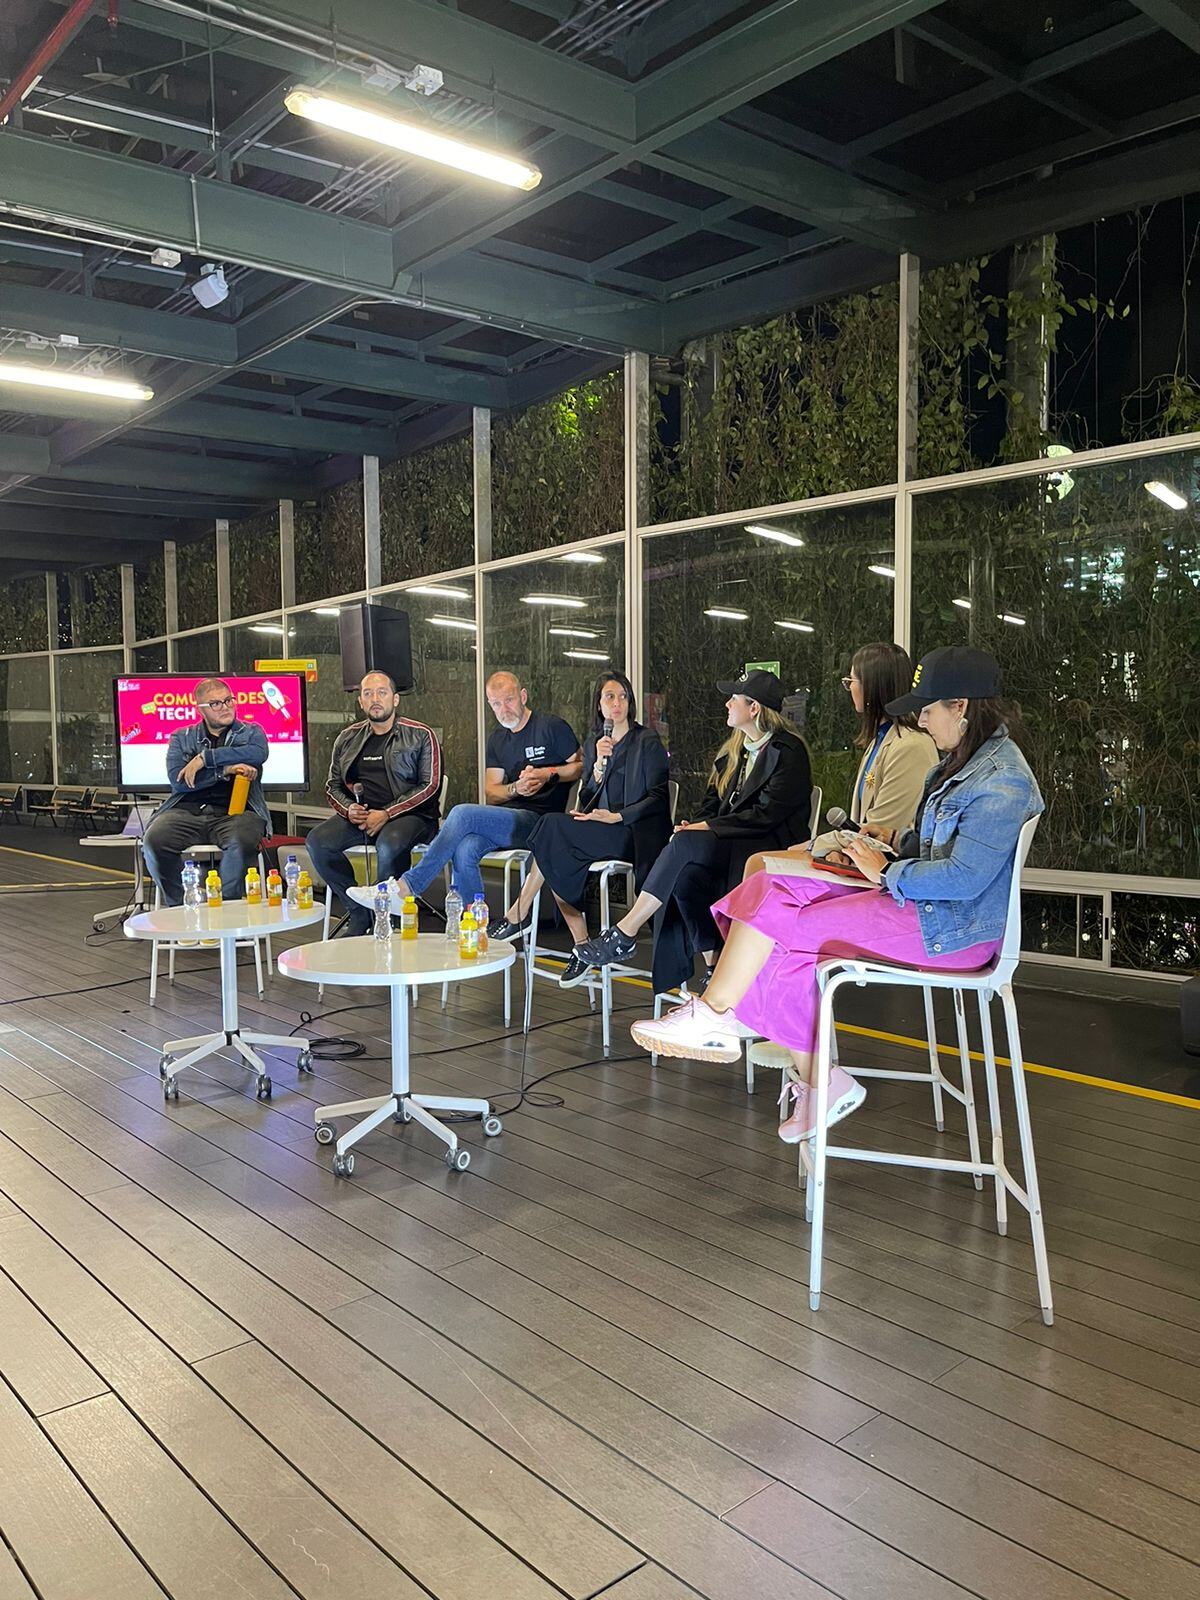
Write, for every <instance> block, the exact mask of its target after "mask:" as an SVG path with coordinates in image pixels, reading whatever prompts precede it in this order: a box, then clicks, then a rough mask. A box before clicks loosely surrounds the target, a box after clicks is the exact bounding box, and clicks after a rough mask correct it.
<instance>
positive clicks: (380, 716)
mask: <svg viewBox="0 0 1200 1600" xmlns="http://www.w3.org/2000/svg"><path fill="white" fill-rule="evenodd" d="M358 703H359V705H360V706H361V707H362V709H363V711H364V712H365V713H366V716H365V718H364V719H363V721H361V722H353V723H351V725H350V726H349V727H348V728H345V729H343V730H342V732H341V733H339V734H338V736H337V740H336V742H335V743H334V746H333V755H332V757H331V758H330V762H329V778H328V781H327V782H326V784H325V794H326V797H327V799H328V800H329V803H330V805H331V806H332V807H333V809H334V811H335V812H336V815H335V816H332V817H330V818H329V819H328V821H326V822H321V823H318V825H317V826H316V827H315V828H314V829H313V830H312V832H311V833H310V834H309V835H308V839H307V840H306V843H307V845H308V851H309V854H310V855H311V856H312V859H313V865H314V866H315V867H316V869H317V871H318V872H319V873H320V874H321V876H322V877H323V878H324V879H325V882H326V883H327V884H328V885H329V888H330V890H331V892H334V893H336V894H337V895H338V897H339V898H340V899H341V901H342V903H343V905H345V907H346V910H347V911H348V913H349V921H348V923H347V927H346V931H347V933H352V934H357V933H367V932H369V930H370V927H371V916H370V912H369V911H368V910H367V909H366V908H365V907H363V906H357V905H354V904H352V903H351V902H350V901H349V900H348V899H347V897H346V891H347V890H348V889H349V888H350V886H351V884H353V882H354V873H353V871H352V869H351V866H350V863H349V861H347V859H346V851H347V850H348V849H350V847H351V846H352V845H356V844H364V843H370V844H372V845H374V847H375V850H376V852H377V857H378V861H377V866H376V868H375V876H376V878H377V879H385V878H391V877H394V876H396V875H397V874H399V873H401V872H403V871H404V869H405V867H407V866H408V863H409V856H410V854H411V852H412V847H413V845H414V844H423V843H424V842H425V841H427V840H429V839H432V838H433V836H434V834H435V833H436V832H437V825H438V802H439V799H440V795H441V787H442V751H441V746H440V745H439V744H438V740H437V735H436V734H435V733H434V731H433V729H432V728H427V727H426V726H425V724H424V723H423V722H413V721H411V720H410V719H409V718H408V717H402V716H400V714H399V711H398V709H397V708H398V707H399V704H400V696H399V695H398V694H397V693H396V685H395V683H394V682H393V681H392V679H391V678H390V677H388V675H387V673H386V672H368V673H367V675H366V677H365V678H364V679H363V680H362V683H361V684H360V685H359V692H358Z"/></svg>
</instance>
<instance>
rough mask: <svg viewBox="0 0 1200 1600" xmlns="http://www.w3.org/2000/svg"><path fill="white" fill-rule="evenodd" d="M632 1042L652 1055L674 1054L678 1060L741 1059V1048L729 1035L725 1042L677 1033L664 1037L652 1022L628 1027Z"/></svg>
mask: <svg viewBox="0 0 1200 1600" xmlns="http://www.w3.org/2000/svg"><path fill="white" fill-rule="evenodd" d="M629 1031H630V1033H631V1034H632V1035H633V1039H634V1043H635V1044H640V1045H641V1047H642V1049H643V1050H648V1051H649V1052H650V1054H651V1055H653V1056H674V1057H675V1058H676V1059H677V1060H680V1061H720V1062H731V1061H740V1060H741V1059H742V1048H741V1045H740V1044H739V1043H738V1042H737V1040H736V1039H734V1038H732V1037H729V1041H728V1043H727V1044H720V1043H718V1042H716V1041H715V1040H713V1041H711V1042H710V1043H708V1044H703V1043H696V1042H694V1041H692V1040H688V1039H681V1038H680V1037H679V1036H678V1035H677V1034H675V1035H672V1034H668V1035H666V1036H665V1037H664V1036H663V1035H662V1034H660V1033H656V1032H655V1031H654V1024H653V1023H645V1022H635V1023H634V1024H633V1026H632V1027H631V1028H630V1030H629Z"/></svg>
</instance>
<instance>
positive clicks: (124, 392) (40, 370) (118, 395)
mask: <svg viewBox="0 0 1200 1600" xmlns="http://www.w3.org/2000/svg"><path fill="white" fill-rule="evenodd" d="M4 383H20V384H25V385H27V386H28V387H29V388H31V389H65V390H66V391H67V392H68V393H69V394H89V395H94V396H96V397H97V398H98V399H102V400H153V399H154V390H153V389H147V388H146V387H145V385H144V384H140V383H133V382H132V381H131V380H130V379H128V378H105V377H101V376H99V375H98V374H96V373H92V372H67V371H64V370H63V369H61V368H59V367H28V366H24V365H22V364H21V363H20V362H16V361H0V384H4Z"/></svg>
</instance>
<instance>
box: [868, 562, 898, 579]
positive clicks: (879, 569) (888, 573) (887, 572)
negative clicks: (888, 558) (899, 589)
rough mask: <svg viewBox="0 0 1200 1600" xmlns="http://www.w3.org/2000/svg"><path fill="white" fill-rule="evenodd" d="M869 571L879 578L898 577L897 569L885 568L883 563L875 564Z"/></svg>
mask: <svg viewBox="0 0 1200 1600" xmlns="http://www.w3.org/2000/svg"><path fill="white" fill-rule="evenodd" d="M867 571H868V572H873V573H874V574H875V575H876V577H878V578H894V577H895V576H896V569H895V567H885V566H884V565H883V563H882V562H879V563H877V564H876V563H873V564H872V565H871V566H869V567H868V568H867Z"/></svg>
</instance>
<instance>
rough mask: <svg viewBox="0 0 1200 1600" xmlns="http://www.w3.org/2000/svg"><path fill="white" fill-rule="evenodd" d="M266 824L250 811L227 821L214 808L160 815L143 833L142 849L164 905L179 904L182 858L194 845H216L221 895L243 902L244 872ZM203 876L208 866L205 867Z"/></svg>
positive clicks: (175, 809) (176, 810)
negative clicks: (218, 847) (218, 851)
mask: <svg viewBox="0 0 1200 1600" xmlns="http://www.w3.org/2000/svg"><path fill="white" fill-rule="evenodd" d="M266 831H267V825H266V823H265V822H264V821H263V819H262V818H261V817H260V816H258V815H257V814H256V813H255V812H253V811H243V812H242V814H241V815H240V816H238V817H231V816H229V815H228V814H227V813H226V812H224V811H222V810H221V809H220V808H219V807H218V806H202V807H200V809H199V810H197V809H195V808H194V807H192V806H187V805H182V806H172V807H171V809H170V810H169V811H160V812H159V813H158V815H157V816H156V817H155V818H154V820H153V821H152V822H151V824H150V826H149V827H148V828H147V829H146V835H145V838H144V839H143V840H142V850H143V852H144V854H145V857H146V865H147V866H148V867H149V868H150V875H151V876H152V877H153V879H154V881H155V883H157V884H158V887H159V888H160V889H161V890H162V897H163V901H164V903H165V904H166V905H169V906H181V905H182V904H183V883H182V880H181V878H180V871H181V867H182V854H183V852H184V851H185V850H186V849H188V848H189V846H191V845H194V844H218V845H220V847H221V861H220V865H219V867H218V871H219V872H220V874H221V894H222V895H223V896H224V898H225V899H226V900H244V899H245V898H246V868H247V867H249V866H251V865H253V863H254V859H255V857H256V856H257V854H258V847H259V845H260V844H261V843H262V838H263V834H264V833H266ZM205 870H206V872H207V868H206V869H205Z"/></svg>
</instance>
